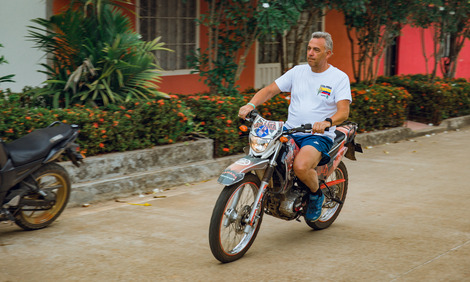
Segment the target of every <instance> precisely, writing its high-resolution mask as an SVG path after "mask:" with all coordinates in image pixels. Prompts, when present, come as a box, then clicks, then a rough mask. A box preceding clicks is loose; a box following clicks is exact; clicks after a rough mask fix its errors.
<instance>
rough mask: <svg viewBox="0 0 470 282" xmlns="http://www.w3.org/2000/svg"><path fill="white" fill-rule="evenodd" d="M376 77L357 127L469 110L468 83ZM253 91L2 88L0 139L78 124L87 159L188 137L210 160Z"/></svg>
mask: <svg viewBox="0 0 470 282" xmlns="http://www.w3.org/2000/svg"><path fill="white" fill-rule="evenodd" d="M379 81H381V83H379V84H376V85H372V86H369V85H364V84H357V85H353V86H352V87H351V93H352V97H353V102H352V104H351V113H350V117H349V120H350V121H354V122H357V123H358V124H359V131H361V132H363V131H370V130H377V129H384V128H390V127H397V126H402V125H403V122H404V121H405V119H407V118H410V115H411V118H412V119H413V120H417V121H420V119H423V121H424V120H425V121H429V122H433V123H434V119H432V118H436V114H437V119H438V120H441V119H442V118H448V117H455V116H461V115H467V114H470V83H467V82H466V81H465V80H452V81H444V80H438V81H437V82H434V83H429V82H427V79H426V78H423V77H419V76H416V77H412V76H409V77H405V76H403V77H392V78H384V77H382V78H379ZM392 85H403V86H404V87H395V86H392ZM420 85H422V86H420ZM405 88H406V90H405ZM410 89H413V91H415V92H411V90H410ZM439 91H440V92H439ZM254 93H256V90H254V89H250V90H247V91H245V92H244V93H242V95H240V96H238V97H229V96H208V95H203V94H202V95H191V96H186V95H180V96H176V95H171V96H170V98H169V99H166V98H165V99H159V100H158V99H155V100H150V101H148V102H142V101H138V102H136V101H134V102H129V103H126V104H122V105H120V106H118V105H108V106H106V107H100V108H88V107H86V106H83V105H75V106H73V107H72V108H69V109H53V110H50V109H46V108H44V107H41V101H39V100H33V99H31V98H30V97H29V96H28V95H27V93H26V94H25V93H10V92H8V91H7V92H6V93H5V95H0V114H1V116H2V118H1V119H0V137H2V138H3V139H4V140H5V141H7V142H8V141H11V140H14V139H17V138H19V137H21V136H23V135H25V134H27V133H29V132H31V131H33V130H34V129H37V128H42V127H46V126H47V125H49V124H50V123H52V122H54V121H63V122H66V123H69V124H77V125H79V126H80V128H81V129H80V135H79V139H78V141H77V142H78V144H79V145H80V147H81V150H82V153H84V154H86V155H88V156H92V155H97V154H102V153H109V152H117V151H127V150H135V149H142V148H148V147H152V146H155V145H162V144H172V143H175V142H179V141H182V140H186V139H187V138H188V135H190V134H197V135H203V136H205V137H207V138H211V139H213V140H214V156H215V157H221V156H226V155H233V154H237V153H241V152H242V148H243V147H245V146H247V142H248V140H247V138H246V136H241V134H240V131H239V129H238V127H239V126H240V125H241V124H242V123H243V121H242V120H240V119H239V118H238V110H239V108H240V107H241V106H242V105H244V104H246V103H247V102H248V101H249V100H250V99H251V98H252V97H253V95H254ZM410 93H412V94H410ZM410 105H411V106H412V107H411V106H410ZM421 106H422V107H421ZM288 107H289V96H288V95H287V94H284V93H282V94H279V95H276V96H275V97H273V98H272V99H270V100H269V101H267V102H266V103H264V104H263V105H260V106H259V107H257V110H258V111H259V112H260V113H261V114H262V115H263V117H265V118H267V119H271V120H286V118H287V111H288ZM420 115H421V116H420Z"/></svg>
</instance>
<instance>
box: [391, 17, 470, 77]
mask: <svg viewBox="0 0 470 282" xmlns="http://www.w3.org/2000/svg"><path fill="white" fill-rule="evenodd" d="M432 33H433V31H432V30H426V31H425V33H424V34H425V36H424V38H425V42H426V55H427V57H428V72H429V73H431V72H432V70H433V67H434V59H433V55H432V54H433V41H432ZM398 54H399V56H398V65H397V67H398V73H399V74H420V73H421V74H426V63H425V59H424V55H423V51H422V46H421V31H420V29H419V28H413V27H411V26H405V27H404V28H403V30H402V32H401V36H400V37H399V39H398ZM437 74H438V75H439V76H442V72H441V71H440V68H439V66H438V68H437ZM455 76H456V77H463V78H466V79H469V78H470V43H469V41H468V40H466V41H465V43H464V47H463V48H462V50H461V51H460V54H459V58H458V63H457V71H456V75H455Z"/></svg>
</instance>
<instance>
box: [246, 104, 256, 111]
mask: <svg viewBox="0 0 470 282" xmlns="http://www.w3.org/2000/svg"><path fill="white" fill-rule="evenodd" d="M247 105H250V106H253V110H254V109H256V106H255V104H253V103H247Z"/></svg>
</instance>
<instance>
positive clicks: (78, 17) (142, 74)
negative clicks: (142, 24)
mask: <svg viewBox="0 0 470 282" xmlns="http://www.w3.org/2000/svg"><path fill="white" fill-rule="evenodd" d="M119 2H123V1H117V2H111V1H109V0H80V1H72V2H71V5H70V7H69V8H68V9H67V10H65V11H64V12H63V13H61V14H57V15H54V16H52V17H51V18H50V19H49V20H46V19H40V18H39V19H34V20H33V22H34V23H36V24H37V25H39V27H36V26H30V32H29V36H30V38H31V39H32V40H33V41H34V42H35V43H36V47H37V48H39V49H41V50H43V51H45V52H46V53H47V54H49V56H50V63H49V64H42V65H43V66H44V67H45V69H46V70H45V71H42V72H44V73H46V74H47V75H48V77H49V79H48V80H47V81H46V87H44V88H42V89H41V90H39V91H37V92H36V94H35V95H36V96H43V97H45V98H46V99H48V100H49V102H50V103H52V106H53V107H55V108H57V107H68V106H70V105H72V104H90V105H93V106H101V105H107V104H109V103H113V104H114V103H120V102H125V101H129V100H130V99H150V98H154V97H157V96H165V95H166V94H164V93H161V92H160V91H158V89H157V83H158V82H159V81H160V72H161V68H160V67H159V66H158V62H157V59H156V57H155V55H154V53H155V52H156V51H157V50H168V49H166V48H164V47H163V45H164V43H161V42H159V40H160V38H156V39H154V40H153V41H150V42H145V41H142V40H141V39H140V35H139V34H138V33H136V32H134V31H133V29H132V25H131V22H130V20H129V18H127V17H126V16H125V15H124V14H123V13H122V11H121V10H120V9H118V8H117V7H115V6H114V5H115V4H116V3H119ZM168 51H170V50H168Z"/></svg>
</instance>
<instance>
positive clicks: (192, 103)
mask: <svg viewBox="0 0 470 282" xmlns="http://www.w3.org/2000/svg"><path fill="white" fill-rule="evenodd" d="M180 98H181V99H183V100H184V102H185V104H186V105H188V107H189V108H190V109H191V110H192V111H193V112H194V113H195V116H194V119H193V121H194V126H195V130H196V131H197V132H199V133H200V134H202V135H204V136H206V137H208V138H211V139H213V140H214V155H215V156H217V157H220V156H226V155H233V154H236V153H240V152H242V149H243V147H244V146H246V139H245V138H241V137H240V130H239V129H238V127H239V126H240V125H241V123H242V121H241V120H240V119H239V118H238V109H239V108H240V107H241V106H242V105H243V104H244V103H245V102H244V100H243V99H242V98H240V97H229V96H208V95H191V96H184V95H181V96H180Z"/></svg>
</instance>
